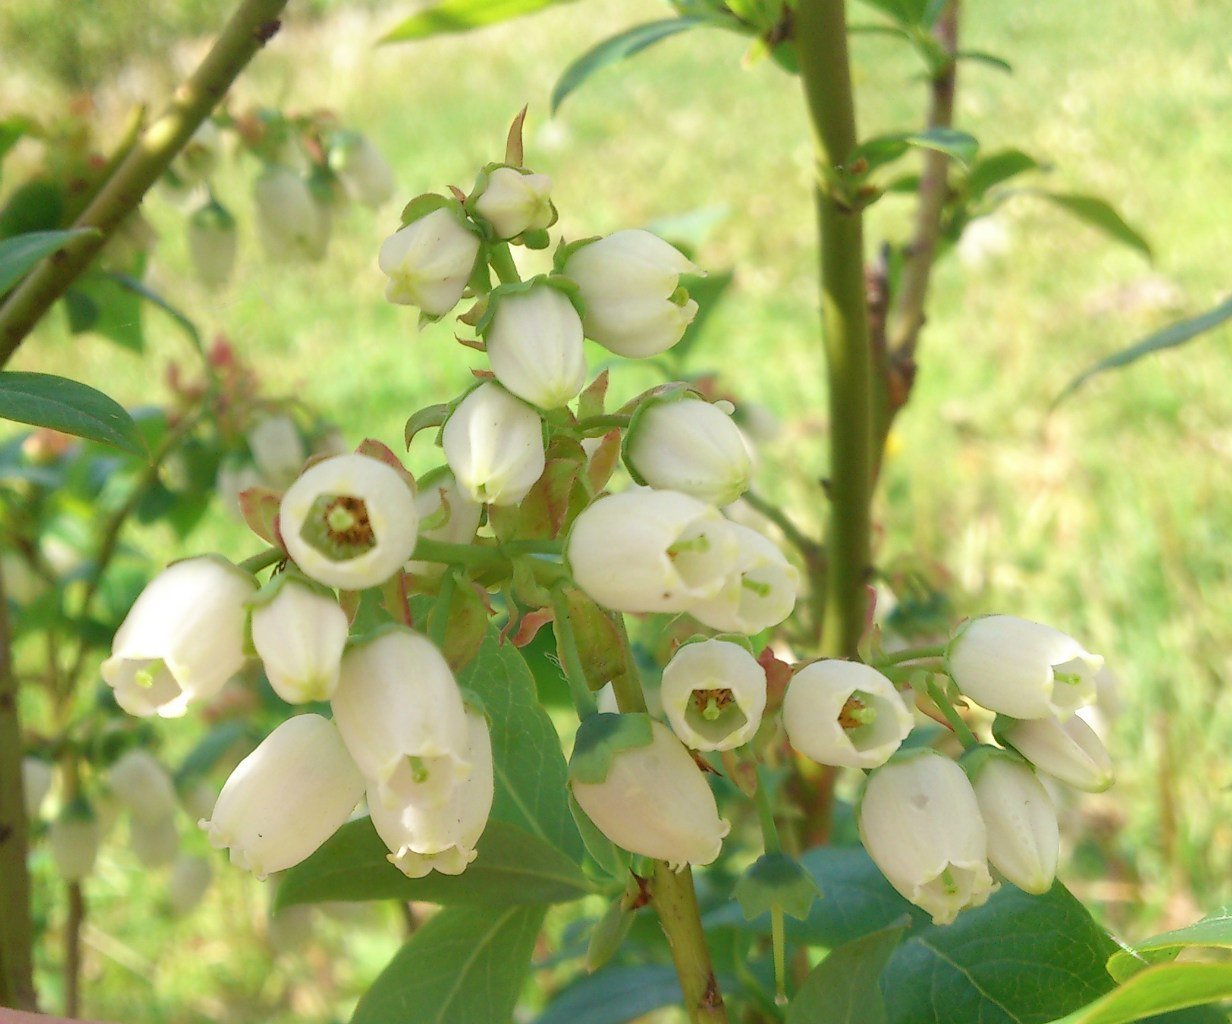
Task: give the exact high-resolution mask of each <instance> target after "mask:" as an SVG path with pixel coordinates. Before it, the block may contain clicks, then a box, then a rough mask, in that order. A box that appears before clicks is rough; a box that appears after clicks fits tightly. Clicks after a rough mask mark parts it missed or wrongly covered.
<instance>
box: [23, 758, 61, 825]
mask: <svg viewBox="0 0 1232 1024" xmlns="http://www.w3.org/2000/svg"><path fill="white" fill-rule="evenodd" d="M54 775H55V772H54V769H53V768H52V766H51V762H50V761H44V760H43V759H42V758H41V757H23V758H22V759H21V792H22V797H23V799H24V801H25V806H26V817H27V818H28V819H29V820H30V821H37V820H38V816H39V812H40V811H41V810H42V809H43V801H44V800H46V799H47V794H48V793H50V792H51V783H52V779H53V778H54Z"/></svg>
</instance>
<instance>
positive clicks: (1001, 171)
mask: <svg viewBox="0 0 1232 1024" xmlns="http://www.w3.org/2000/svg"><path fill="white" fill-rule="evenodd" d="M1039 167H1040V163H1039V161H1038V160H1036V159H1035V157H1033V156H1031V155H1030V154H1029V153H1024V152H1023V151H1022V150H1021V149H999V150H997V151H996V152H995V153H989V154H988V155H987V156H985V157H981V158H980V159H979V160H977V161H976V162H975V163H974V164H973V165H972V167H971V170H970V172H968V174H967V183H966V184H967V196H968V198H970V199H979V198H981V197H982V196H983V195H984V194H985V193H986V192H987V191H988V190H989V189H990V188H994V187H995V186H997V185H1000V184H1001V183H1002V182H1005V181H1009V179H1010V178H1013V177H1014V176H1015V175H1018V174H1022V173H1023V172H1024V171H1034V170H1038V169H1039Z"/></svg>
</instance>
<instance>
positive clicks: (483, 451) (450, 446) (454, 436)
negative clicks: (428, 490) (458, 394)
mask: <svg viewBox="0 0 1232 1024" xmlns="http://www.w3.org/2000/svg"><path fill="white" fill-rule="evenodd" d="M441 446H442V447H443V448H444V450H445V461H447V462H448V463H449V468H450V469H452V470H453V474H454V477H455V478H456V479H457V481H458V485H459V486H460V487H461V488H462V489H463V491H465V492H466V493H467V494H468V495H469V496H470V497H471V499H472V500H473V501H477V502H479V503H480V504H491V505H516V504H518V502H520V501H521V500H522V499H523V498H525V497H526V494H527V492H528V491H530V489H531V488H532V487H533V486H534V485H535V481H536V480H538V479H539V477H540V476H542V475H543V468H544V466H545V465H546V464H547V463H546V455H545V452H544V447H543V424H542V423H541V422H540V420H539V414H538V413H537V412H536V411H535V410H534V409H532V408H531V407H530V406H529V405H527V404H526V403H525V402H523V401H521V400H519V399H517V398H514V397H513V395H511V394H509V392H508V391H506V390H505V389H504V388H503V387H501V386H500V385H499V384H494V383H492V382H490V381H489V382H488V383H485V384H480V385H479V387H477V388H475V390H474V391H472V392H471V393H470V394H469V395H467V396H466V397H465V398H464V399H462V401H461V402H459V403H458V406H457V408H456V409H454V411H453V413H452V414H451V415H450V417H449V419H448V420H446V421H445V428H444V431H443V433H442V435H441Z"/></svg>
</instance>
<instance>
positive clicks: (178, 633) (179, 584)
mask: <svg viewBox="0 0 1232 1024" xmlns="http://www.w3.org/2000/svg"><path fill="white" fill-rule="evenodd" d="M255 591H256V582H255V581H254V580H253V578H252V577H251V576H249V575H248V573H246V572H244V571H243V570H241V569H238V568H237V567H236V566H234V565H232V564H231V563H230V562H228V561H226V560H225V559H222V558H218V557H216V556H213V555H203V556H200V557H197V558H189V559H186V560H185V561H183V562H176V563H175V564H174V565H171V566H169V567H168V568H166V569H164V570H163V571H162V572H161V573H159V574H158V575H157V576H156V577H154V579H153V580H151V581H150V583H149V585H148V586H147V587H146V588H145V590H143V591H142V592H141V596H140V597H138V598H137V602H136V603H135V604H134V605H133V607H132V610H131V611H130V612H129V613H128V616H127V617H126V618H125V619H124V623H123V624H122V625H121V626H120V628H119V630H118V631H117V633H116V635H115V640H114V642H113V643H112V647H111V657H110V658H108V659H107V660H106V661H104V662H103V665H102V676H103V679H104V680H105V681H106V682H107V685H108V686H110V687H111V688H112V689H113V690H115V698H116V703H118V704H119V705H120V707H122V708H123V709H124V710H125V711H127V712H128V713H129V714H131V715H154V714H157V715H161V716H162V717H163V718H176V717H179V716H180V715H182V714H184V712H185V710H187V708H188V705H189V703H190V702H192V701H194V700H201V699H205V698H208V697H212V696H213V695H214V694H216V693H217V692H218V691H219V690H220V689H222V686H223V684H224V683H225V682H226V681H227V680H228V679H230V678H231V677H232V676H233V675H235V673H236V672H238V671H239V670H240V668H242V667H243V664H244V619H245V617H246V615H247V609H246V607H245V605H246V604H247V602H248V599H249V598H250V597H252V595H253V593H254V592H255Z"/></svg>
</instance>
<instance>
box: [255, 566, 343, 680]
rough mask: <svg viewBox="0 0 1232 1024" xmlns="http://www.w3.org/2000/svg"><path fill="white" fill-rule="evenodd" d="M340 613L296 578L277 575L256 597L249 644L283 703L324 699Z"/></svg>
mask: <svg viewBox="0 0 1232 1024" xmlns="http://www.w3.org/2000/svg"><path fill="white" fill-rule="evenodd" d="M347 631H348V623H347V617H346V612H344V611H343V610H342V608H341V607H339V605H338V602H337V601H336V600H335V599H334V596H333V594H331V593H328V592H325V593H322V592H321V590H320V589H319V588H317V587H316V586H314V585H313V584H310V583H309V582H308V581H307V580H305V579H303V578H302V577H298V574H288V573H283V574H282V575H280V576H277V577H275V579H274V581H273V583H272V584H270V586H269V587H267V588H265V589H264V590H263V591H262V592H261V593H260V594H258V595H257V597H256V598H255V600H254V602H253V609H252V645H253V647H254V648H255V649H256V652H257V655H258V657H260V659H261V663H262V664H263V665H264V666H265V674H266V676H267V677H268V678H269V682H270V686H272V687H273V688H274V692H275V693H276V694H278V696H279V697H281V698H282V699H283V700H285V701H286V702H287V703H288V704H305V703H307V702H308V701H313V700H329V698H330V697H331V696H333V693H334V690H335V689H337V687H338V672H339V667H340V665H341V663H342V649H343V648H344V647H345V646H346V641H347Z"/></svg>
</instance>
